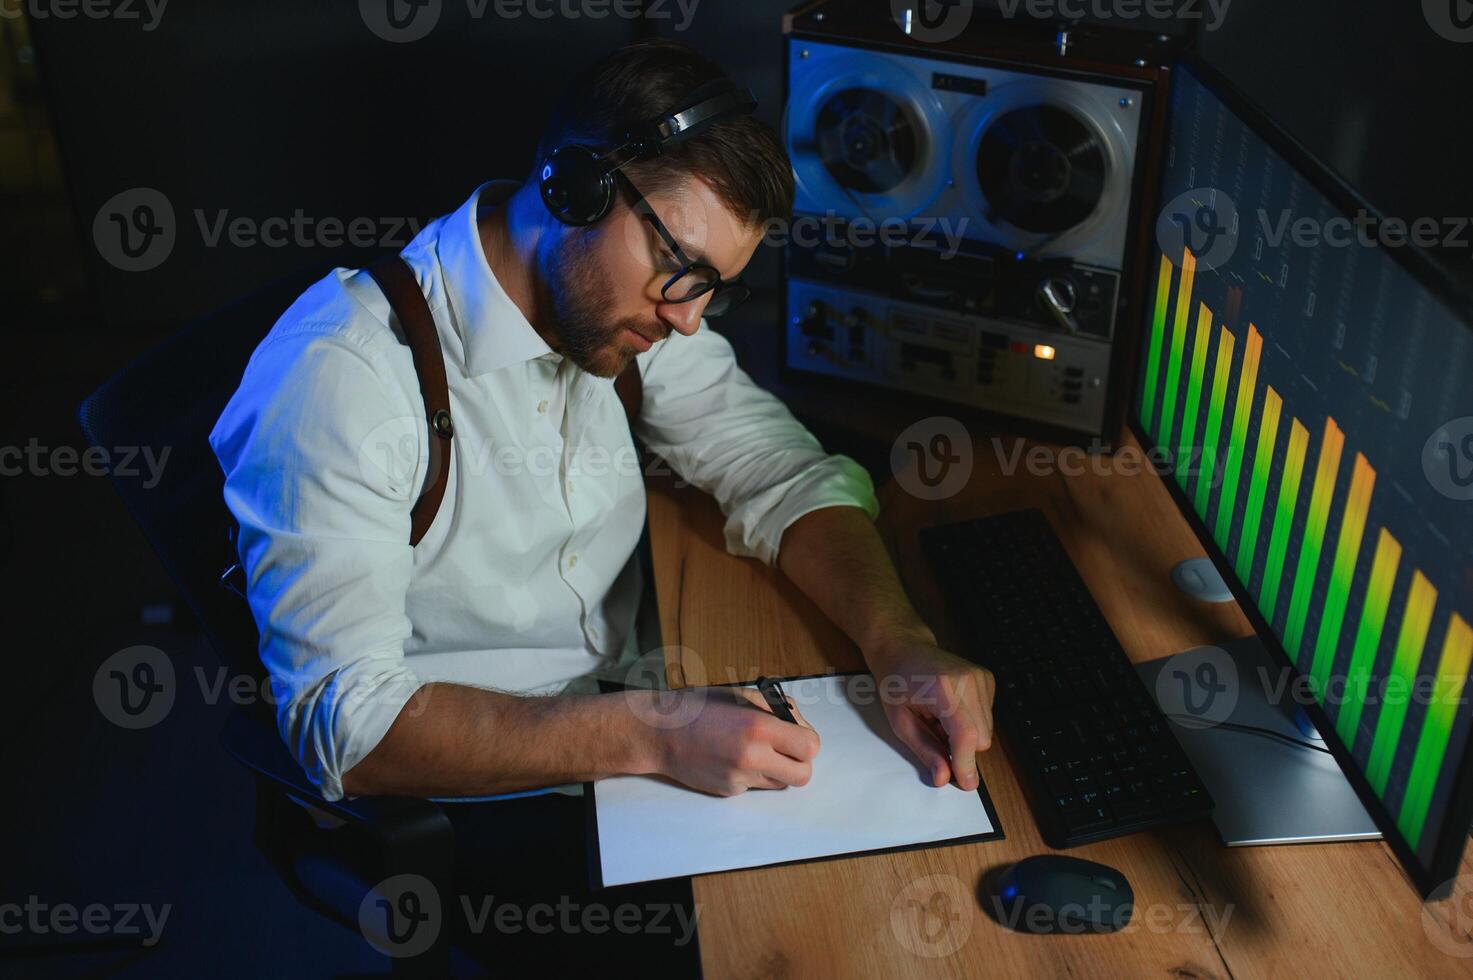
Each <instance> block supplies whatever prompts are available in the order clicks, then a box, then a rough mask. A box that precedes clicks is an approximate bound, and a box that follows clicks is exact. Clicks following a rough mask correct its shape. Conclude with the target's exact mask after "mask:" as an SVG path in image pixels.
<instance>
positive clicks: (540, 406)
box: [537, 398, 547, 415]
mask: <svg viewBox="0 0 1473 980" xmlns="http://www.w3.org/2000/svg"><path fill="white" fill-rule="evenodd" d="M537 414H538V415H546V414H547V399H545V398H544V399H543V400H542V401H540V402H538V403H537Z"/></svg>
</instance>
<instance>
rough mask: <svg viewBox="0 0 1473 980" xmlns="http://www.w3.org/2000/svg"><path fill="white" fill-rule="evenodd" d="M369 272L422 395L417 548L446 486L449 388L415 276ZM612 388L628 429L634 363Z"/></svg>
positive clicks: (637, 389) (412, 522)
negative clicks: (424, 478)
mask: <svg viewBox="0 0 1473 980" xmlns="http://www.w3.org/2000/svg"><path fill="white" fill-rule="evenodd" d="M368 274H369V275H370V276H372V277H373V281H374V282H376V283H378V288H379V289H381V290H383V293H384V296H385V297H386V298H387V299H388V301H389V306H390V307H391V308H392V309H393V311H394V315H395V316H397V317H398V318H399V325H400V326H401V327H403V329H404V339H405V340H406V341H408V343H409V353H410V355H411V356H412V357H413V358H414V373H415V374H416V375H418V377H419V390H420V394H421V395H422V396H423V397H424V405H425V423H426V425H427V426H428V428H429V433H430V476H431V481H430V485H429V486H427V487H425V491H424V493H423V494H421V495H420V498H419V500H417V501H416V502H415V504H414V509H413V510H411V511H410V513H409V526H410V530H409V544H410V546H411V547H414V546H417V545H418V544H419V543H420V541H422V540H423V539H424V536H425V534H426V533H427V532H428V531H429V529H430V525H431V524H433V523H435V515H436V514H438V513H439V512H440V504H441V502H442V501H444V499H445V487H446V485H447V484H448V483H449V482H450V466H449V462H448V461H449V459H450V448H451V442H452V440H453V439H454V437H455V423H454V421H453V420H452V419H451V417H450V385H449V382H448V381H447V380H446V378H445V355H444V353H443V352H442V351H441V349H440V335H439V333H438V332H436V330H435V317H434V315H433V314H432V313H431V312H430V304H429V303H428V302H426V301H425V295H424V292H423V291H422V290H421V289H420V288H419V282H418V281H417V280H416V279H415V278H414V270H413V269H411V268H410V267H409V263H407V262H405V261H404V259H403V258H401V257H400V256H397V255H391V256H388V257H387V258H384V259H380V260H379V261H377V262H375V263H374V264H373V265H371V266H369V267H368ZM614 390H615V391H616V392H617V393H618V395H619V401H620V403H622V404H623V406H624V414H625V416H626V417H627V418H628V419H629V427H630V429H631V430H632V429H633V428H634V420H635V418H636V417H637V416H638V415H639V409H640V406H641V404H643V402H644V379H643V378H641V377H640V374H639V365H638V364H635V363H634V362H633V361H631V362H630V363H629V367H628V368H626V369H625V370H624V373H623V374H621V375H619V377H618V378H617V379H616V380H615V381H614Z"/></svg>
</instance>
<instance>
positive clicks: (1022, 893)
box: [992, 854, 1135, 934]
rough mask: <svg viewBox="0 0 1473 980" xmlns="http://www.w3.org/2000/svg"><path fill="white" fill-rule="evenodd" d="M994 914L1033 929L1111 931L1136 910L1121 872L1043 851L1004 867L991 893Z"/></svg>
mask: <svg viewBox="0 0 1473 980" xmlns="http://www.w3.org/2000/svg"><path fill="white" fill-rule="evenodd" d="M992 901H993V903H994V906H995V909H996V912H997V919H998V921H999V922H1001V923H1002V924H1003V925H1005V926H1007V927H1008V928H1009V929H1013V930H1015V931H1017V932H1032V933H1043V934H1047V933H1057V932H1063V933H1078V932H1114V931H1115V930H1117V929H1123V928H1124V927H1125V924H1126V923H1127V922H1129V921H1130V917H1131V914H1132V913H1133V912H1134V911H1135V893H1134V892H1133V891H1131V888H1130V882H1128V881H1126V880H1125V875H1123V874H1121V873H1120V872H1119V871H1116V870H1115V869H1114V868H1111V867H1107V866H1105V865H1103V864H1096V863H1095V862H1094V861H1084V860H1081V859H1080V858H1072V857H1064V856H1062V855H1058V854H1041V855H1039V856H1037V857H1031V858H1024V859H1023V860H1022V861H1019V862H1018V863H1017V864H1015V865H1013V866H1012V867H1011V868H1009V869H1008V870H1007V871H1005V872H1004V873H1003V875H1002V877H1001V878H999V879H998V882H997V892H996V894H995V895H993V897H992Z"/></svg>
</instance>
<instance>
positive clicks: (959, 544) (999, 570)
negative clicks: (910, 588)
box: [921, 510, 1213, 848]
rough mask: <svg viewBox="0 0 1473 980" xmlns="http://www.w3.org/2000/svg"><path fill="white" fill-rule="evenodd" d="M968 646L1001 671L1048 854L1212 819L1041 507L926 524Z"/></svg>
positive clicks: (1015, 746) (1000, 691)
mask: <svg viewBox="0 0 1473 980" xmlns="http://www.w3.org/2000/svg"><path fill="white" fill-rule="evenodd" d="M921 547H922V549H923V550H924V552H925V554H926V557H927V558H928V559H929V560H930V562H931V564H932V566H933V567H934V568H935V569H936V573H937V577H938V579H939V580H940V582H941V587H942V590H943V592H944V594H945V598H946V603H947V609H948V611H949V612H950V613H951V616H952V621H953V622H954V623H955V624H956V625H957V626H958V627H960V628H961V629H962V630H963V636H964V637H965V639H964V640H963V641H962V642H963V648H962V649H961V650H959V651H957V652H958V653H960V654H961V655H963V656H966V657H968V658H969V659H971V660H972V661H973V662H975V663H978V664H981V665H982V666H984V667H986V668H987V669H988V670H990V671H992V673H993V675H994V677H995V678H996V681H997V697H996V701H995V705H994V715H995V717H996V720H997V724H998V728H999V729H1000V731H1001V732H1002V736H1003V739H1004V741H1005V743H1006V745H1007V748H1008V754H1009V756H1010V757H1011V758H1012V760H1013V763H1014V768H1015V769H1016V770H1017V773H1018V778H1019V780H1020V781H1021V782H1022V784H1023V788H1024V792H1025V793H1027V795H1028V798H1029V803H1030V804H1031V806H1032V808H1033V813H1034V816H1035V817H1036V818H1037V819H1038V823H1039V827H1040V829H1041V830H1042V831H1043V837H1044V840H1046V841H1047V842H1048V843H1049V845H1050V846H1052V847H1059V848H1063V847H1073V846H1075V845H1078V844H1086V843H1089V842H1090V841H1097V840H1104V839H1106V838H1109V837H1119V836H1121V835H1123V834H1132V833H1135V832H1136V831H1140V830H1146V829H1149V828H1151V827H1158V826H1162V825H1164V824H1168V823H1175V822H1177V821H1180V820H1185V819H1188V818H1194V817H1199V816H1203V815H1205V814H1207V813H1209V812H1210V811H1211V810H1212V805H1213V804H1212V798H1211V797H1210V796H1209V795H1208V793H1207V789H1206V787H1204V786H1203V785H1202V781H1201V779H1199V778H1198V776H1197V773H1196V771H1195V770H1194V769H1193V768H1192V764H1191V762H1190V761H1189V760H1188V759H1187V756H1186V753H1184V752H1183V751H1182V749H1181V746H1180V745H1179V744H1178V743H1177V741H1176V737H1175V736H1174V735H1173V734H1172V732H1171V728H1170V726H1169V725H1168V724H1167V722H1166V718H1165V716H1163V715H1162V713H1161V709H1160V708H1158V707H1157V706H1156V702H1155V700H1154V699H1153V698H1152V697H1151V695H1150V692H1148V691H1147V690H1146V686H1145V684H1143V683H1142V682H1141V680H1140V678H1139V677H1138V676H1137V675H1136V672H1135V668H1133V667H1132V666H1131V664H1130V660H1129V658H1128V657H1126V655H1125V651H1124V649H1122V648H1121V646H1120V641H1119V640H1117V639H1116V638H1115V633H1114V631H1112V630H1111V629H1110V624H1109V623H1108V622H1106V620H1105V617H1104V615H1103V614H1102V613H1101V612H1100V609H1099V606H1097V605H1095V601H1094V598H1093V597H1092V596H1091V595H1090V594H1089V589H1087V588H1086V587H1085V584H1084V581H1083V580H1082V579H1081V578H1080V577H1079V573H1078V572H1077V571H1076V570H1075V568H1074V564H1073V562H1071V561H1070V560H1069V555H1068V553H1067V552H1066V551H1065V550H1064V546H1063V545H1062V544H1061V543H1060V542H1059V539H1058V537H1057V536H1056V535H1055V534H1054V530H1053V528H1052V527H1050V526H1049V522H1048V519H1047V518H1046V517H1044V515H1043V512H1042V511H1038V510H1023V511H1017V512H1015V513H1011V514H1003V515H1000V516H997V517H989V518H984V519H981V520H974V521H966V522H964V523H961V524H949V525H945V526H942V527H930V528H926V529H924V530H922V531H921Z"/></svg>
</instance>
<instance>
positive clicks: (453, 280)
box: [437, 180, 561, 376]
mask: <svg viewBox="0 0 1473 980" xmlns="http://www.w3.org/2000/svg"><path fill="white" fill-rule="evenodd" d="M520 186H521V185H520V184H518V183H517V182H516V181H514V180H493V181H488V182H487V183H484V184H482V185H481V186H480V187H477V188H476V191H475V193H474V194H472V195H471V197H470V200H469V201H466V202H465V204H463V205H462V206H461V208H460V210H458V211H456V212H455V213H454V214H452V215H450V216H449V217H448V218H446V219H445V224H444V225H443V227H442V228H441V229H440V238H439V242H438V248H437V251H438V252H439V258H440V268H441V272H442V275H443V277H444V282H445V293H446V296H447V298H448V299H449V301H450V308H451V311H452V312H453V313H454V315H455V318H456V321H457V322H458V323H459V325H460V335H461V340H462V342H463V343H464V344H465V366H466V371H467V372H468V373H469V374H470V375H471V376H475V375H478V374H485V373H487V372H489V371H495V370H497V369H498V368H503V367H508V366H510V365H512V364H520V363H522V362H524V361H530V360H533V359H535V358H538V357H548V355H551V356H550V357H548V360H561V355H559V354H557V353H556V352H554V351H553V350H552V348H551V347H548V346H547V341H545V340H543V339H542V337H541V335H540V334H538V333H537V331H536V330H534V329H532V324H530V323H528V322H527V318H526V317H525V316H523V315H522V311H521V310H520V309H518V308H517V305H516V304H515V303H513V302H512V301H511V297H510V296H508V295H506V290H504V289H502V288H501V283H500V282H498V281H497V279H496V276H495V275H494V274H493V273H492V271H491V264H490V263H489V262H488V261H486V252H485V250H484V249H483V248H482V247H481V233H480V229H479V226H478V224H477V220H476V219H477V216H478V213H479V210H480V208H481V207H482V206H489V205H495V204H501V203H503V202H504V201H505V200H506V199H507V198H508V197H510V196H511V195H512V194H513V193H515V192H516V190H517V189H518V188H519V187H520Z"/></svg>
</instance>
